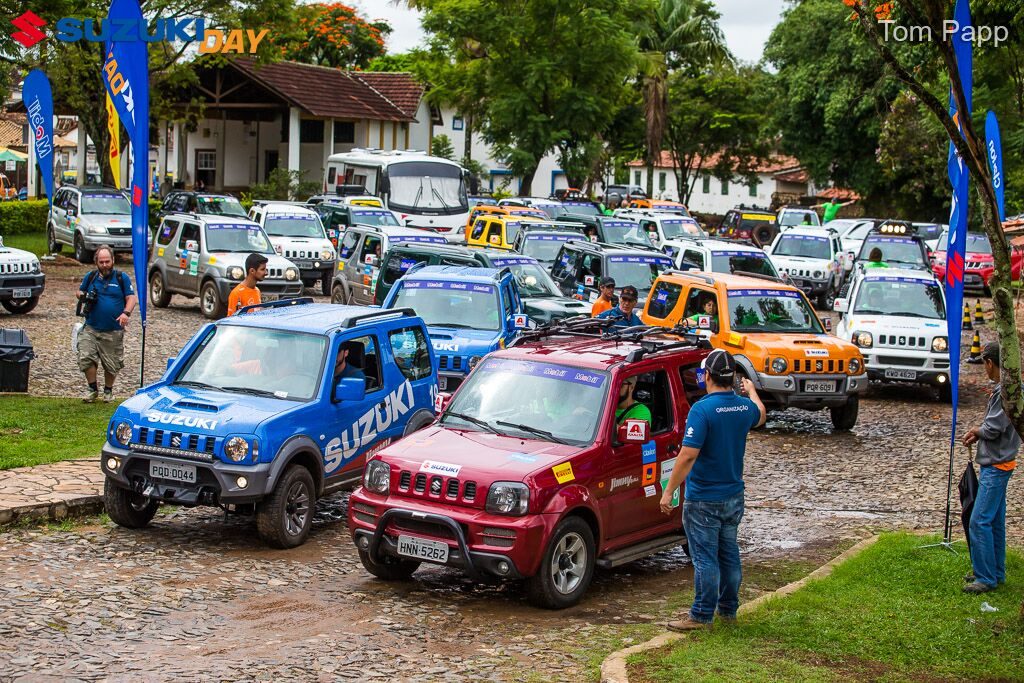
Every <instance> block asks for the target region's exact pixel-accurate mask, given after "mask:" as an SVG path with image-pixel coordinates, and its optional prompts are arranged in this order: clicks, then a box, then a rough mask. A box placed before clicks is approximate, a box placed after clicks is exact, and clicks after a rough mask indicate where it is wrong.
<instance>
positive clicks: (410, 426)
mask: <svg viewBox="0 0 1024 683" xmlns="http://www.w3.org/2000/svg"><path fill="white" fill-rule="evenodd" d="M432 424H434V415H433V414H432V413H430V412H427V411H421V412H419V413H416V414H415V415H413V416H412V418H411V419H410V420H409V421H408V422H406V423H405V431H404V432H402V438H405V437H407V436H409V435H410V434H414V433H415V432H418V431H420V430H421V429H426V428H427V427H429V426H430V425H432Z"/></svg>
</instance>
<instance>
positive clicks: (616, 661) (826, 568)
mask: <svg viewBox="0 0 1024 683" xmlns="http://www.w3.org/2000/svg"><path fill="white" fill-rule="evenodd" d="M877 540H878V535H877V534H876V535H874V536H871V537H870V538H865V539H864V540H863V541H859V542H858V543H856V544H854V545H853V546H852V547H851V548H849V549H848V550H846V551H845V552H844V553H842V554H840V555H837V556H836V557H833V558H832V559H831V560H829V561H828V562H826V563H825V564H823V565H821V566H820V567H818V568H817V569H815V570H814V571H813V572H811V573H810V574H808V575H807V576H805V577H804V578H802V579H798V580H796V581H794V582H792V583H787V584H786V585H785V586H782V587H781V588H779V589H777V590H774V591H772V592H771V593H765V594H764V595H760V596H758V597H756V598H754V599H753V600H751V601H750V602H745V603H743V604H742V605H740V608H739V610H737V614H746V613H747V612H750V611H752V610H754V609H757V608H758V607H760V606H761V605H762V604H764V603H765V602H767V601H769V600H771V599H773V598H776V597H781V596H784V595H789V594H790V593H793V592H795V591H798V590H800V589H801V588H803V587H804V586H805V585H807V583H808V582H810V581H813V580H814V579H822V578H825V577H826V576H828V575H829V574H831V573H832V570H833V569H835V568H836V566H838V565H840V564H842V563H843V562H845V561H846V560H848V559H850V558H851V557H853V556H854V555H856V554H857V553H859V552H860V551H862V550H864V549H865V548H867V547H868V546H871V545H873V544H874V543H875V542H876V541H877ZM683 638H686V634H685V633H673V632H672V631H666V632H665V633H662V634H660V635H657V636H655V637H654V638H652V639H651V640H648V641H646V642H643V643H638V644H637V645H631V646H630V647H627V648H623V649H622V650H616V651H615V652H613V653H611V654H610V655H608V656H607V657H605V659H604V661H603V662H601V683H629V672H628V669H627V667H626V660H627V659H628V658H629V657H630V656H631V655H635V654H638V653H640V652H646V651H648V650H656V649H658V648H660V647H664V646H665V645H668V644H670V643H674V642H676V641H677V640H682V639H683Z"/></svg>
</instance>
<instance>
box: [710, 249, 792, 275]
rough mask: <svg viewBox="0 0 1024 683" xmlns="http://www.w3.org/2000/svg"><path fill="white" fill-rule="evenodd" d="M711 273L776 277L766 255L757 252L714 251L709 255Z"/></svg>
mask: <svg viewBox="0 0 1024 683" xmlns="http://www.w3.org/2000/svg"><path fill="white" fill-rule="evenodd" d="M711 271H712V272H715V273H737V272H740V273H755V274H757V275H771V276H772V277H778V275H779V274H778V272H777V271H776V270H775V267H774V266H772V262H771V261H769V260H768V254H765V253H764V252H758V251H716V252H712V254H711Z"/></svg>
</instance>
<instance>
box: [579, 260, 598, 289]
mask: <svg viewBox="0 0 1024 683" xmlns="http://www.w3.org/2000/svg"><path fill="white" fill-rule="evenodd" d="M588 275H593V276H594V281H593V282H590V283H587V284H592V285H597V281H598V279H600V277H601V255H600V254H587V255H586V256H584V257H583V269H582V271H581V272H580V277H581V278H586V277H587V276H588Z"/></svg>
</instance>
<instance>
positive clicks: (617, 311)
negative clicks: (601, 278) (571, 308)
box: [597, 285, 644, 327]
mask: <svg viewBox="0 0 1024 683" xmlns="http://www.w3.org/2000/svg"><path fill="white" fill-rule="evenodd" d="M638 297H639V294H638V292H637V291H636V287H634V286H633V285H626V286H625V287H623V288H622V291H621V292H620V293H619V305H618V306H615V307H614V308H610V309H608V310H607V311H605V312H604V313H602V314H601V315H599V316H597V317H598V318H611V319H612V320H614V321H615V322H613V323H612V327H635V326H636V325H643V324H644V323H643V321H642V320H640V316H638V315H637V314H636V313H634V312H633V309H634V308H636V300H637V298H638Z"/></svg>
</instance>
